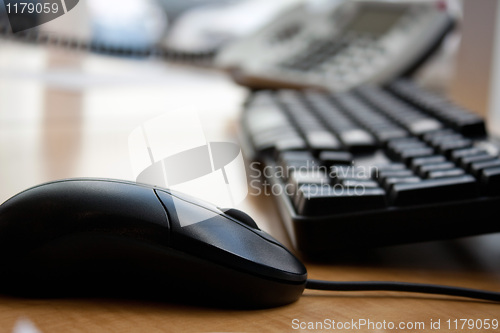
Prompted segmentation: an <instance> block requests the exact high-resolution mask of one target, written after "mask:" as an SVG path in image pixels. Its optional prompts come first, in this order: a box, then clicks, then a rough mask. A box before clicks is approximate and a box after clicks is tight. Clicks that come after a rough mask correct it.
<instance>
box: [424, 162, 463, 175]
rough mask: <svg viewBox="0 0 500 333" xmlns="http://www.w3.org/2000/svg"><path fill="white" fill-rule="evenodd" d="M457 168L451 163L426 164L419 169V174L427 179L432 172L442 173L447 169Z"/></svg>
mask: <svg viewBox="0 0 500 333" xmlns="http://www.w3.org/2000/svg"><path fill="white" fill-rule="evenodd" d="M453 168H455V164H453V163H451V162H441V163H433V164H424V165H421V166H419V167H418V168H417V172H418V173H419V174H420V175H421V176H422V177H427V176H428V173H429V172H431V171H442V170H447V169H453Z"/></svg>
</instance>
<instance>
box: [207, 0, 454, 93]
mask: <svg viewBox="0 0 500 333" xmlns="http://www.w3.org/2000/svg"><path fill="white" fill-rule="evenodd" d="M453 25H454V19H453V17H452V15H451V14H450V13H449V12H448V10H447V8H446V2H444V1H425V2H423V1H405V2H389V1H380V0H379V1H366V0H364V1H352V0H351V1H345V2H343V3H341V4H339V5H338V6H335V7H333V8H332V9H331V10H328V11H323V12H319V13H318V12H314V11H310V10H308V7H307V4H301V5H299V6H297V7H294V8H292V9H290V10H289V11H287V12H286V13H284V14H283V15H281V16H280V17H279V18H277V19H276V20H275V21H273V22H272V23H271V24H269V25H267V26H265V27H264V28H263V29H261V30H260V31H258V32H257V33H255V34H254V35H253V36H250V37H247V38H245V39H243V40H239V41H237V42H235V43H233V44H231V45H229V46H228V47H227V48H225V49H223V50H222V51H221V52H220V53H219V54H218V56H217V58H216V65H217V66H219V67H222V68H224V69H226V70H228V71H229V72H230V73H232V75H233V77H234V79H235V80H236V81H237V82H239V83H241V84H243V85H246V86H251V87H255V88H262V87H265V88H319V89H326V90H332V91H339V90H347V89H350V88H352V87H355V86H358V85H360V84H362V83H367V82H369V83H384V82H387V81H388V80H390V79H393V78H394V77H398V76H401V75H405V74H408V73H410V72H411V71H412V70H414V69H416V67H418V65H420V64H421V63H422V62H423V61H424V60H425V59H426V57H427V56H429V55H430V54H431V53H432V51H433V50H435V49H436V48H437V46H438V45H439V44H440V42H441V40H442V39H443V38H444V36H445V35H446V34H447V33H448V32H449V31H450V30H451V29H452V27H453Z"/></svg>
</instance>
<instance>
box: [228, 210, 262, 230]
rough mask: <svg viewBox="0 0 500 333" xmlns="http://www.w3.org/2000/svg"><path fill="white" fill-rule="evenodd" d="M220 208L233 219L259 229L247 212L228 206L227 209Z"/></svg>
mask: <svg viewBox="0 0 500 333" xmlns="http://www.w3.org/2000/svg"><path fill="white" fill-rule="evenodd" d="M221 210H222V211H223V212H224V214H226V215H228V216H230V217H232V218H233V219H235V220H238V221H240V222H241V223H244V224H246V225H247V226H249V227H250V228H254V229H257V230H260V229H259V226H258V225H257V223H255V221H254V220H253V219H252V218H251V217H250V216H249V215H248V214H247V213H244V212H242V211H241V210H238V209H234V208H229V209H225V208H222V209H221Z"/></svg>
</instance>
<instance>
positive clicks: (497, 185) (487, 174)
mask: <svg viewBox="0 0 500 333" xmlns="http://www.w3.org/2000/svg"><path fill="white" fill-rule="evenodd" d="M481 183H482V184H483V187H484V188H485V190H486V193H487V194H488V195H491V196H494V195H500V168H491V169H483V170H482V171H481Z"/></svg>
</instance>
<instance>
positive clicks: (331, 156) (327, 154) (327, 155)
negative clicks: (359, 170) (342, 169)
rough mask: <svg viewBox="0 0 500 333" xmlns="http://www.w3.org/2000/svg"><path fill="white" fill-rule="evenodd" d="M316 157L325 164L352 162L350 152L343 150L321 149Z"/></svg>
mask: <svg viewBox="0 0 500 333" xmlns="http://www.w3.org/2000/svg"><path fill="white" fill-rule="evenodd" d="M318 158H319V160H320V161H322V162H323V164H324V165H326V166H332V165H334V164H352V162H353V156H352V154H351V153H349V152H345V151H322V152H321V153H320V154H319V157H318Z"/></svg>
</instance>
